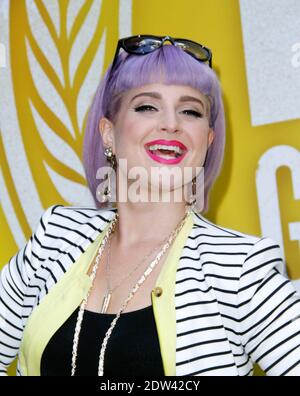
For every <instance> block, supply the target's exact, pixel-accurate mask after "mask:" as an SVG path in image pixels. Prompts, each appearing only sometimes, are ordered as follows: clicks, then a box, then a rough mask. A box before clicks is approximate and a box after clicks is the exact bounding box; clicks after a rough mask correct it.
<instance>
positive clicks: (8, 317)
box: [0, 206, 56, 376]
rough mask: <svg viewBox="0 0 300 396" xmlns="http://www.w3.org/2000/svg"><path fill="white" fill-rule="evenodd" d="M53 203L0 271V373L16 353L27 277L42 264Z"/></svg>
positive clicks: (20, 332) (53, 207)
mask: <svg viewBox="0 0 300 396" xmlns="http://www.w3.org/2000/svg"><path fill="white" fill-rule="evenodd" d="M55 207H56V206H51V207H50V208H48V209H47V210H46V211H45V213H44V214H43V216H42V217H41V219H40V222H39V225H38V227H37V230H36V232H35V233H34V234H33V235H32V236H31V238H30V239H29V241H28V242H27V243H26V245H25V246H24V248H23V249H21V250H20V251H19V252H18V253H17V254H16V255H15V256H14V257H12V258H11V259H10V261H9V263H8V264H6V265H5V266H4V267H3V269H2V271H1V273H0V376H3V375H7V367H8V366H9V365H10V363H11V362H12V361H13V360H14V359H15V357H16V356H17V354H18V351H19V346H20V342H21V339H22V334H23V321H22V308H23V300H24V296H25V294H26V291H27V286H28V283H29V280H30V279H31V277H32V276H33V275H34V273H35V271H36V270H37V268H38V267H39V266H40V265H41V262H40V261H39V260H38V257H39V251H40V249H41V241H42V239H43V237H44V235H45V230H46V226H47V223H48V221H49V218H50V216H51V214H52V213H53V211H54V209H55Z"/></svg>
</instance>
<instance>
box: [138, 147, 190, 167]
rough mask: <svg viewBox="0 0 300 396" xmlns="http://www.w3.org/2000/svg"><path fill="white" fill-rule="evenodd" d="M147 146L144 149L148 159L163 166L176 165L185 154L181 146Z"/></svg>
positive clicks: (185, 150) (185, 151)
mask: <svg viewBox="0 0 300 396" xmlns="http://www.w3.org/2000/svg"><path fill="white" fill-rule="evenodd" d="M181 146H182V147H179V145H177V144H176V145H175V144H174V145H170V144H148V145H145V149H146V152H147V154H148V155H149V157H150V158H152V159H153V160H154V161H156V162H160V163H163V164H178V163H179V162H180V161H181V160H182V159H183V158H184V156H185V154H186V153H187V149H185V148H184V147H185V146H183V145H181Z"/></svg>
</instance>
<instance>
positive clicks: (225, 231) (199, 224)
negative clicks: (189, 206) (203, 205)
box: [194, 212, 262, 244]
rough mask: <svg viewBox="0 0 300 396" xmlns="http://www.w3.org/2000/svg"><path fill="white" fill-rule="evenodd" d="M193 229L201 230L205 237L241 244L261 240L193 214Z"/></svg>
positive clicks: (256, 236) (257, 236)
mask: <svg viewBox="0 0 300 396" xmlns="http://www.w3.org/2000/svg"><path fill="white" fill-rule="evenodd" d="M194 228H196V229H197V228H198V229H199V230H201V229H202V232H205V233H206V235H207V236H210V235H211V236H213V237H218V238H223V239H225V240H226V239H228V241H229V242H230V241H232V239H236V240H237V241H238V240H241V241H243V242H245V241H247V242H248V243H249V244H255V243H256V242H258V241H259V240H260V239H262V238H261V236H259V235H254V234H248V233H244V232H242V231H238V230H236V229H232V228H229V227H225V226H222V225H219V224H216V223H214V222H213V221H210V220H208V219H207V218H206V217H204V216H203V215H202V214H200V213H195V212H194Z"/></svg>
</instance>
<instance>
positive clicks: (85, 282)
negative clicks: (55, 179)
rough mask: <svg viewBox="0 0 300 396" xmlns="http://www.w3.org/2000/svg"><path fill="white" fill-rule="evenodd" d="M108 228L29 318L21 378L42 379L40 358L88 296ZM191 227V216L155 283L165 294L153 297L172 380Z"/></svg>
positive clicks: (163, 355) (165, 363)
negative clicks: (180, 279) (178, 296)
mask: <svg viewBox="0 0 300 396" xmlns="http://www.w3.org/2000/svg"><path fill="white" fill-rule="evenodd" d="M108 227H109V225H107V226H106V228H105V230H104V231H103V232H102V233H100V234H99V236H98V237H97V238H96V240H95V241H94V242H93V243H92V244H91V245H90V246H89V247H88V249H87V250H86V251H85V252H84V253H83V254H82V255H81V256H80V257H79V259H78V260H77V261H76V262H75V263H74V264H73V265H72V266H71V267H70V269H69V270H68V271H67V272H66V273H65V274H64V275H63V276H62V277H61V278H60V279H59V281H58V282H57V283H56V284H55V285H54V286H53V287H52V288H51V290H50V291H49V293H48V294H47V295H46V296H45V297H44V298H43V299H42V300H41V303H40V305H38V306H37V307H36V308H35V309H34V310H33V312H32V314H31V315H30V317H29V318H28V320H27V324H26V327H25V329H24V333H23V339H22V343H21V346H20V354H19V363H20V370H21V373H22V375H30V376H39V375H40V365H41V358H42V354H43V351H44V349H45V347H46V346H47V344H48V342H49V341H50V339H51V337H52V336H53V335H54V333H55V332H56V331H57V330H58V329H59V328H60V327H61V326H62V325H63V323H64V322H65V321H66V320H67V318H68V317H69V316H70V315H71V314H72V313H73V312H74V311H75V309H76V308H77V307H78V306H79V305H80V303H81V302H82V300H83V298H84V297H85V296H86V294H87V292H88V290H89V288H90V286H91V279H90V277H89V276H88V275H87V272H88V269H89V267H90V264H91V262H92V260H93V259H94V258H95V256H96V254H97V251H98V248H99V246H100V243H101V241H102V239H103V237H104V235H105V234H106V232H107V229H108ZM192 227H193V215H192V213H190V214H189V216H188V218H187V221H186V223H185V224H184V226H183V228H182V229H181V231H180V232H179V234H178V235H177V237H176V239H175V240H174V242H173V244H172V246H171V247H170V250H169V253H168V256H167V259H166V261H165V264H164V266H163V268H162V270H161V272H160V274H159V276H158V278H157V280H156V284H155V288H156V287H159V288H161V289H162V291H163V292H162V294H161V295H160V293H155V288H154V289H153V291H152V293H151V299H152V304H153V311H154V317H155V322H156V327H157V332H158V338H159V344H160V350H161V355H162V361H163V366H164V372H165V375H170V376H173V375H176V356H175V354H176V317H175V279H176V269H177V265H178V262H179V258H180V256H181V252H182V249H183V247H184V244H185V241H186V239H187V238H188V236H189V234H190V232H191V230H192ZM70 372H71V362H70Z"/></svg>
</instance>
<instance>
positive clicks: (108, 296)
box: [101, 236, 169, 313]
mask: <svg viewBox="0 0 300 396" xmlns="http://www.w3.org/2000/svg"><path fill="white" fill-rule="evenodd" d="M168 238H169V236H167V237H166V238H165V239H164V240H163V242H162V243H161V244H160V245H159V246H156V247H155V248H154V249H151V251H150V252H149V253H148V254H147V255H146V256H145V257H144V258H143V260H142V261H141V262H139V263H138V264H137V265H136V266H135V267H134V269H133V270H132V271H131V272H129V274H128V275H126V276H125V277H124V278H122V280H121V281H120V282H119V283H118V284H117V285H116V286H114V287H113V288H112V289H111V288H110V284H109V278H108V270H109V264H110V255H111V238H109V239H108V242H107V244H108V251H107V262H106V268H105V269H106V271H105V277H106V282H107V291H106V293H105V296H104V298H103V302H102V307H101V313H106V312H107V310H108V307H109V303H110V300H111V298H112V294H113V292H114V291H115V290H116V289H117V288H118V287H119V286H120V285H121V284H123V282H124V281H125V280H126V279H128V278H130V276H131V275H132V274H133V273H135V271H136V270H137V269H138V268H139V267H141V265H142V264H143V263H144V262H145V261H146V260H147V259H148V258H149V257H150V256H151V255H152V254H153V253H154V252H156V251H157V250H158V249H160V248H162V246H163V244H164V243H166V242H167V240H168Z"/></svg>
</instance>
